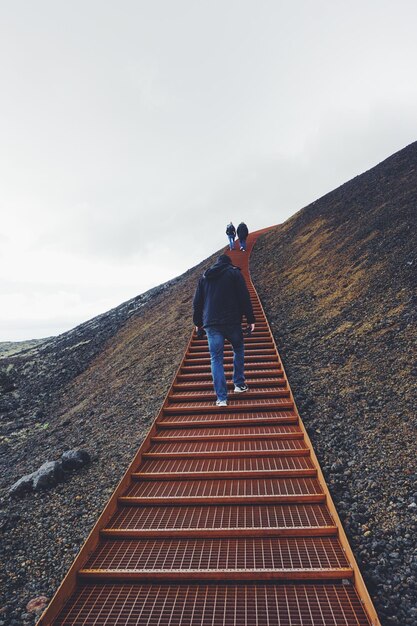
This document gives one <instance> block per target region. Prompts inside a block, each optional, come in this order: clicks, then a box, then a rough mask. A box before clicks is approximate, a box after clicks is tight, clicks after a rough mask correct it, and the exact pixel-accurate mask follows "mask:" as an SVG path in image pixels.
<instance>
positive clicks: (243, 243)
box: [240, 239, 246, 252]
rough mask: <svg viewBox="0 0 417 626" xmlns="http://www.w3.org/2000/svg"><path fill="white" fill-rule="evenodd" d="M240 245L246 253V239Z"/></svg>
mask: <svg viewBox="0 0 417 626" xmlns="http://www.w3.org/2000/svg"><path fill="white" fill-rule="evenodd" d="M240 245H241V246H242V250H245V252H246V239H242V241H241V242H240Z"/></svg>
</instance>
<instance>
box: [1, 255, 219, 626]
mask: <svg viewBox="0 0 417 626" xmlns="http://www.w3.org/2000/svg"><path fill="white" fill-rule="evenodd" d="M211 262H212V259H208V260H206V261H205V262H204V263H202V264H200V265H199V266H197V267H196V268H194V269H193V270H190V271H188V272H186V273H185V274H184V275H183V276H181V277H179V278H178V279H175V280H174V281H171V282H170V283H167V284H165V285H161V286H160V287H157V288H155V289H152V290H151V291H149V292H147V293H145V294H143V295H142V296H138V297H137V298H134V299H133V300H130V301H129V302H126V303H124V304H122V305H121V306H120V307H117V308H116V309H113V310H112V311H109V312H108V313H105V314H104V315H101V316H99V317H98V318H94V319H93V320H90V321H89V322H87V323H86V324H82V325H81V326H79V327H77V328H76V329H74V330H72V331H70V332H68V333H64V334H63V335H60V336H59V337H55V338H51V339H48V340H47V341H45V342H43V343H41V344H37V345H35V346H32V345H29V346H28V349H27V350H23V351H22V350H19V352H18V353H17V354H15V355H14V356H13V355H12V356H5V357H4V358H0V462H1V465H2V468H1V472H0V486H1V492H0V494H1V499H0V538H1V544H0V560H1V563H2V566H1V570H0V576H1V581H0V582H1V584H0V589H1V597H0V626H5V625H7V626H17V625H20V624H33V623H34V622H35V621H36V616H35V614H34V613H28V612H27V611H26V605H27V603H28V602H29V600H31V599H32V598H34V597H37V596H41V595H44V596H47V597H48V598H51V597H52V595H53V593H54V591H55V590H56V588H57V587H58V585H59V584H60V582H61V580H62V578H63V576H64V574H65V573H66V571H67V570H68V568H69V566H70V565H71V563H72V561H73V559H74V556H75V554H76V553H77V552H78V550H79V548H80V546H81V545H82V543H83V541H84V539H85V538H86V536H87V535H88V533H89V531H90V530H91V528H92V526H93V525H94V523H95V521H96V520H97V518H98V516H99V514H100V513H101V511H102V509H103V507H104V505H105V504H106V502H107V500H108V498H109V496H110V494H111V493H112V492H113V490H114V488H115V486H116V485H117V483H118V481H119V480H120V478H121V477H122V475H123V473H124V472H125V470H126V468H127V466H128V465H129V463H130V461H131V460H132V458H133V456H134V454H135V452H136V450H137V448H138V447H139V445H140V443H141V441H142V439H143V437H144V435H145V433H146V432H147V430H148V427H149V425H150V423H151V422H152V420H153V419H154V417H155V416H156V414H157V411H158V409H159V407H160V405H161V403H162V401H163V399H164V396H165V394H166V392H167V391H168V388H169V385H170V383H171V381H172V378H173V376H174V374H175V371H176V369H177V367H178V364H179V362H180V360H181V357H182V354H183V352H184V349H185V347H186V344H187V341H188V338H189V336H190V334H191V330H192V317H191V301H192V296H193V294H194V290H195V286H196V282H197V279H198V277H199V276H200V275H201V272H202V271H203V268H206V267H207V266H208V265H209V264H211ZM21 347H22V346H20V348H21ZM10 349H11V346H8V347H7V354H8V355H10ZM12 352H13V350H12ZM77 447H80V448H83V449H85V450H87V451H88V452H89V454H90V455H91V457H92V462H91V464H90V465H88V466H86V467H85V468H83V469H82V470H80V471H78V472H75V473H72V474H69V475H68V476H67V478H66V480H65V481H64V482H63V483H61V484H58V485H57V486H56V487H54V488H53V489H50V490H48V491H41V492H39V493H29V494H26V495H24V496H21V497H18V498H10V497H9V496H8V488H9V487H10V486H11V485H12V484H13V483H14V482H15V481H16V480H17V479H19V478H20V477H21V476H22V475H24V474H28V473H30V472H32V471H34V470H36V469H37V468H38V467H39V466H40V465H41V464H42V463H44V462H45V461H52V460H56V459H58V458H59V457H60V456H61V454H62V452H63V451H64V450H67V449H72V448H77Z"/></svg>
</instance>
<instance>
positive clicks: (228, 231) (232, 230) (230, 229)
mask: <svg viewBox="0 0 417 626" xmlns="http://www.w3.org/2000/svg"><path fill="white" fill-rule="evenodd" d="M226 235H228V236H229V237H236V228H235V227H234V226H233V225H232V224H228V226H227V228H226Z"/></svg>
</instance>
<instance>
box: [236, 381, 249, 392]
mask: <svg viewBox="0 0 417 626" xmlns="http://www.w3.org/2000/svg"><path fill="white" fill-rule="evenodd" d="M245 391H249V387H248V386H247V385H246V384H245V383H244V384H243V385H235V393H244V392H245Z"/></svg>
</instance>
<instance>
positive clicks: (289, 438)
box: [38, 233, 380, 626]
mask: <svg viewBox="0 0 417 626" xmlns="http://www.w3.org/2000/svg"><path fill="white" fill-rule="evenodd" d="M255 240H256V233H255V234H254V235H252V236H250V237H249V239H248V251H247V252H246V253H243V252H240V251H234V252H231V253H230V254H231V256H232V260H233V262H234V263H235V264H236V265H239V266H240V267H242V270H243V273H244V275H245V278H246V281H247V284H248V287H249V290H250V294H251V298H252V302H253V306H254V310H255V315H256V319H257V323H256V328H255V332H254V333H253V334H252V336H251V337H247V338H246V339H245V371H246V380H247V383H248V384H249V386H250V391H249V392H248V393H246V394H233V389H232V386H231V385H230V387H231V389H230V393H229V404H228V406H227V407H216V406H215V399H216V398H215V395H214V393H213V387H212V381H211V374H210V357H209V353H208V347H207V340H206V339H198V338H197V337H196V336H195V335H194V334H193V336H192V338H191V340H190V342H189V345H188V347H187V350H186V352H185V355H184V358H183V361H182V363H181V365H180V367H179V369H178V372H177V374H176V376H175V379H174V382H173V384H172V387H171V389H170V391H169V392H168V395H167V397H166V399H165V401H164V404H163V406H162V408H161V410H160V412H159V414H158V416H157V418H156V420H155V422H154V424H153V426H152V428H151V430H150V432H149V434H148V436H147V437H146V439H145V440H144V442H143V444H142V446H141V447H140V449H139V451H138V453H137V455H136V456H135V458H134V460H133V462H132V464H131V466H130V467H129V469H128V471H127V472H126V474H125V476H124V477H123V479H122V481H121V482H120V484H119V486H118V487H117V489H116V491H115V493H114V494H113V496H112V497H111V499H110V501H109V503H108V504H107V506H106V508H105V510H104V512H103V514H102V515H101V517H100V518H99V520H98V522H97V524H96V526H95V527H94V529H93V531H92V533H91V534H90V536H89V538H88V539H87V541H86V543H85V544H84V546H83V548H82V550H81V552H80V553H79V555H78V557H77V558H76V560H75V562H74V564H73V566H72V567H71V569H70V571H69V572H68V574H67V576H66V578H65V579H64V581H63V583H62V585H61V587H60V588H59V590H58V591H57V593H56V595H55V596H54V598H53V600H52V602H51V604H50V605H49V607H48V608H47V610H46V611H45V613H44V614H43V616H42V617H41V619H40V621H39V622H38V624H39V625H40V626H47V625H48V626H49V625H52V624H53V625H54V626H70V625H71V626H99V625H100V626H125V625H126V626H127V625H129V626H130V625H132V626H133V625H136V626H142V625H146V626H197V625H198V626H229V625H230V626H232V625H233V626H272V625H273V626H362V625H363V626H365V625H367V626H369V625H371V624H372V625H373V626H377V625H379V624H380V622H379V620H378V617H377V615H376V612H375V609H374V607H373V605H372V602H371V600H370V598H369V595H368V593H367V590H366V588H365V585H364V583H363V580H362V577H361V575H360V572H359V570H358V567H357V565H356V563H355V559H354V557H353V554H352V551H351V549H350V547H349V544H348V542H347V539H346V536H345V533H344V531H343V528H342V526H341V524H340V520H339V518H338V516H337V513H336V511H335V508H334V505H333V502H332V500H331V497H330V494H329V492H328V489H327V486H326V484H325V481H324V478H323V475H322V473H321V470H320V467H319V465H318V462H317V458H316V456H315V454H314V451H313V449H312V446H311V442H310V440H309V438H308V435H307V433H306V431H305V428H304V426H303V424H302V422H301V420H300V417H299V415H298V412H297V408H296V406H295V403H294V399H293V396H292V393H291V389H290V387H289V385H288V381H287V378H286V375H285V371H284V369H283V367H282V364H281V360H280V358H279V354H278V352H277V349H276V346H275V343H274V340H273V337H272V334H271V331H270V329H269V326H268V323H267V320H266V317H265V314H264V311H263V309H262V306H261V304H260V301H259V299H258V296H257V294H256V291H255V289H254V287H253V285H252V283H251V281H250V277H249V270H248V257H249V254H250V251H251V249H252V247H253V244H254V242H255ZM232 360H233V359H232V350H231V348H230V347H226V350H225V369H226V375H227V376H228V378H231V372H232Z"/></svg>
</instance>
